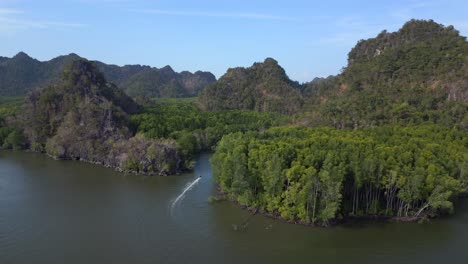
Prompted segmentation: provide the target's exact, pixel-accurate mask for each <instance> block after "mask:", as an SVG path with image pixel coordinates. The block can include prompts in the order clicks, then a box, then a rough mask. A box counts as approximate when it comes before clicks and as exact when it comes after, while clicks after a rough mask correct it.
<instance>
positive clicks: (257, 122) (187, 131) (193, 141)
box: [132, 98, 286, 160]
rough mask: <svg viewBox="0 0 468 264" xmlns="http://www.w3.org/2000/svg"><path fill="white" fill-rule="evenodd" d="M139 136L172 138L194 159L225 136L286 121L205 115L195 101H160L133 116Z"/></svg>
mask: <svg viewBox="0 0 468 264" xmlns="http://www.w3.org/2000/svg"><path fill="white" fill-rule="evenodd" d="M132 122H133V123H134V124H135V126H136V127H137V132H138V133H143V134H145V136H146V137H147V138H153V139H159V138H173V139H176V140H177V142H178V143H179V146H180V147H181V152H182V153H183V154H184V156H185V157H186V158H187V160H189V159H191V158H192V157H193V155H194V154H195V153H197V152H199V151H203V150H211V148H212V147H213V146H214V145H215V144H216V143H217V142H218V141H219V140H220V139H221V137H222V136H223V135H226V134H229V133H233V132H238V131H243V132H245V131H250V130H263V129H267V128H269V127H271V126H275V125H280V124H282V123H285V122H286V119H285V117H284V116H281V115H279V114H275V113H259V112H253V111H216V112H203V111H200V110H198V108H197V107H196V105H195V98H186V99H158V100H154V103H153V105H152V106H150V107H147V108H146V109H145V110H144V111H143V112H142V113H139V114H136V115H133V116H132Z"/></svg>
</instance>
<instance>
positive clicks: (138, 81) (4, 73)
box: [0, 52, 216, 97]
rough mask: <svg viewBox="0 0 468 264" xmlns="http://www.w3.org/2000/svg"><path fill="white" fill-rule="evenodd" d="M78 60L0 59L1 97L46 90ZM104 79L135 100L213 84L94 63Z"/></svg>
mask: <svg viewBox="0 0 468 264" xmlns="http://www.w3.org/2000/svg"><path fill="white" fill-rule="evenodd" d="M77 59H81V57H80V56H78V55H77V54H73V53H72V54H69V55H65V56H59V57H56V58H54V59H51V60H49V61H39V60H36V59H34V58H31V57H30V56H29V55H28V54H26V53H24V52H20V53H18V54H16V55H15V56H14V57H12V58H7V57H0V96H22V95H25V94H27V93H28V92H29V91H31V90H33V89H36V88H41V87H45V86H47V85H49V84H51V83H53V82H55V81H57V80H58V79H59V77H60V74H61V73H62V72H63V70H64V68H65V66H66V65H68V64H70V63H71V62H72V61H75V60H77ZM95 63H96V65H97V67H98V69H99V71H101V72H102V73H103V74H104V76H105V78H106V79H107V80H108V81H110V82H112V83H114V84H116V85H117V86H118V87H119V88H121V89H123V90H124V91H125V92H126V93H127V94H128V95H130V96H133V97H137V96H145V97H191V96H197V95H198V93H199V92H200V91H202V90H203V89H204V88H205V87H206V86H207V85H208V84H210V83H213V82H215V81H216V77H215V76H214V75H213V74H212V73H210V72H202V71H197V72H195V73H191V72H188V71H183V72H180V73H177V72H175V71H174V70H173V69H172V68H171V67H170V66H165V67H163V68H161V69H158V68H155V67H150V66H142V65H125V66H117V65H111V64H106V63H103V62H100V61H95Z"/></svg>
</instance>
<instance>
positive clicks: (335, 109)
mask: <svg viewBox="0 0 468 264" xmlns="http://www.w3.org/2000/svg"><path fill="white" fill-rule="evenodd" d="M467 75H468V42H467V41H466V38H465V37H463V36H460V35H459V33H458V31H457V30H455V29H454V28H453V27H452V26H448V27H444V26H443V25H440V24H437V23H435V22H434V21H432V20H411V21H409V22H407V23H406V24H405V25H404V26H403V27H402V28H401V29H400V30H398V31H397V32H393V33H389V32H387V31H383V32H382V33H380V34H379V35H378V36H377V37H376V38H371V39H368V40H361V41H359V42H358V44H357V45H356V46H355V47H354V48H353V49H352V50H351V52H350V53H349V57H348V66H347V67H346V68H345V69H344V70H343V72H342V73H341V74H340V75H338V76H331V77H329V78H326V79H316V80H314V81H312V82H310V83H307V84H305V85H304V88H303V94H304V96H305V102H306V106H305V108H304V112H307V114H305V115H304V116H305V117H304V118H303V121H304V122H306V123H308V124H310V125H332V126H334V127H336V128H363V127H370V126H376V125H384V124H401V125H411V124H428V123H429V124H430V123H437V124H441V125H444V126H447V127H453V126H457V127H460V128H462V129H468V119H467V118H468V117H467V116H468V115H467V113H468V104H467V103H468V89H467V87H468V78H467V77H466V76H467Z"/></svg>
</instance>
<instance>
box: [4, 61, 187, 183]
mask: <svg viewBox="0 0 468 264" xmlns="http://www.w3.org/2000/svg"><path fill="white" fill-rule="evenodd" d="M139 108H140V106H139V105H137V104H136V103H135V102H134V101H133V100H132V99H131V98H130V97H128V96H127V95H126V94H125V93H124V92H123V91H122V90H120V89H118V88H117V87H116V86H115V85H113V84H110V83H108V82H107V81H106V80H105V78H104V76H103V75H102V73H100V72H99V71H98V70H97V67H96V65H95V64H94V63H92V62H89V61H86V60H81V59H80V60H76V61H73V62H72V63H71V64H70V65H69V66H68V67H67V68H66V70H65V71H64V73H63V75H62V78H61V79H60V80H59V81H58V82H57V83H54V84H52V85H50V86H49V87H47V88H44V89H41V90H35V91H33V92H32V93H31V94H30V95H29V96H28V97H27V98H26V102H25V104H24V106H23V108H22V111H21V114H20V115H17V117H16V119H15V120H14V121H13V122H12V125H11V126H10V127H15V131H17V133H20V134H21V135H24V138H25V140H24V141H23V142H24V145H25V146H27V147H29V148H30V149H32V150H34V151H39V152H46V153H47V154H48V155H50V156H52V157H54V158H57V159H74V160H83V161H87V162H92V163H97V164H102V165H104V166H108V167H113V168H117V169H119V170H124V171H132V172H139V173H151V174H160V175H168V174H174V173H178V172H180V171H182V170H184V169H185V167H184V164H185V163H184V162H183V160H182V157H181V155H180V153H179V146H178V145H177V144H176V142H175V141H174V140H165V139H161V140H156V139H153V140H150V139H146V138H144V137H143V136H139V135H136V136H134V135H135V134H134V128H133V126H132V123H131V119H130V114H133V113H137V111H139ZM4 145H5V143H4ZM7 147H8V146H7Z"/></svg>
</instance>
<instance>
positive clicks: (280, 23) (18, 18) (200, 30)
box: [0, 0, 468, 82]
mask: <svg viewBox="0 0 468 264" xmlns="http://www.w3.org/2000/svg"><path fill="white" fill-rule="evenodd" d="M467 14H468V1H466V0H464V1H461V0H460V1H458V0H456V1H451V0H444V1H431V0H427V1H421V0H408V1H401V0H393V1H386V0H379V1H375V0H366V1H336V0H327V1H312V0H287V1H273V0H190V1H189V0H186V1H182V0H153V1H150V0H61V1H52V0H41V1H38V0H0V56H5V57H12V56H14V55H15V54H16V53H18V52H19V51H24V52H26V53H28V54H29V55H30V56H31V57H33V58H36V59H38V60H41V61H44V60H49V59H51V58H54V57H56V56H59V55H65V54H69V53H77V54H78V55H80V56H82V57H85V58H88V59H91V60H100V61H103V62H105V63H109V64H117V65H125V64H142V65H150V66H154V67H158V68H160V67H163V66H165V65H170V66H171V67H172V68H173V69H174V70H176V71H183V70H189V71H197V70H203V71H211V72H212V73H214V74H215V75H216V76H217V77H220V76H221V75H222V74H224V73H225V72H226V70H227V69H228V68H232V67H238V66H242V67H248V66H250V65H252V64H253V63H254V62H258V61H263V60H264V59H265V58H267V57H272V58H275V59H276V60H277V61H278V62H279V63H280V65H281V66H282V67H283V68H284V69H285V70H286V73H287V74H288V75H289V77H290V78H291V79H293V80H297V81H299V82H306V81H310V80H312V79H313V78H315V77H326V76H328V75H334V74H338V73H339V72H340V71H341V69H342V68H343V67H344V66H346V61H347V54H348V52H349V51H350V50H351V48H352V47H353V46H354V45H355V44H356V42H357V41H358V40H360V39H367V38H370V37H375V36H376V35H377V34H378V33H380V32H381V31H382V30H384V29H386V30H388V31H396V30H398V29H399V28H400V27H401V26H402V25H403V24H404V23H405V22H406V21H408V20H410V19H412V18H415V19H433V20H434V21H436V22H438V23H441V24H444V25H453V26H454V27H455V28H456V29H458V30H459V31H460V33H461V34H462V35H463V36H467V35H468V15H467Z"/></svg>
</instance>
